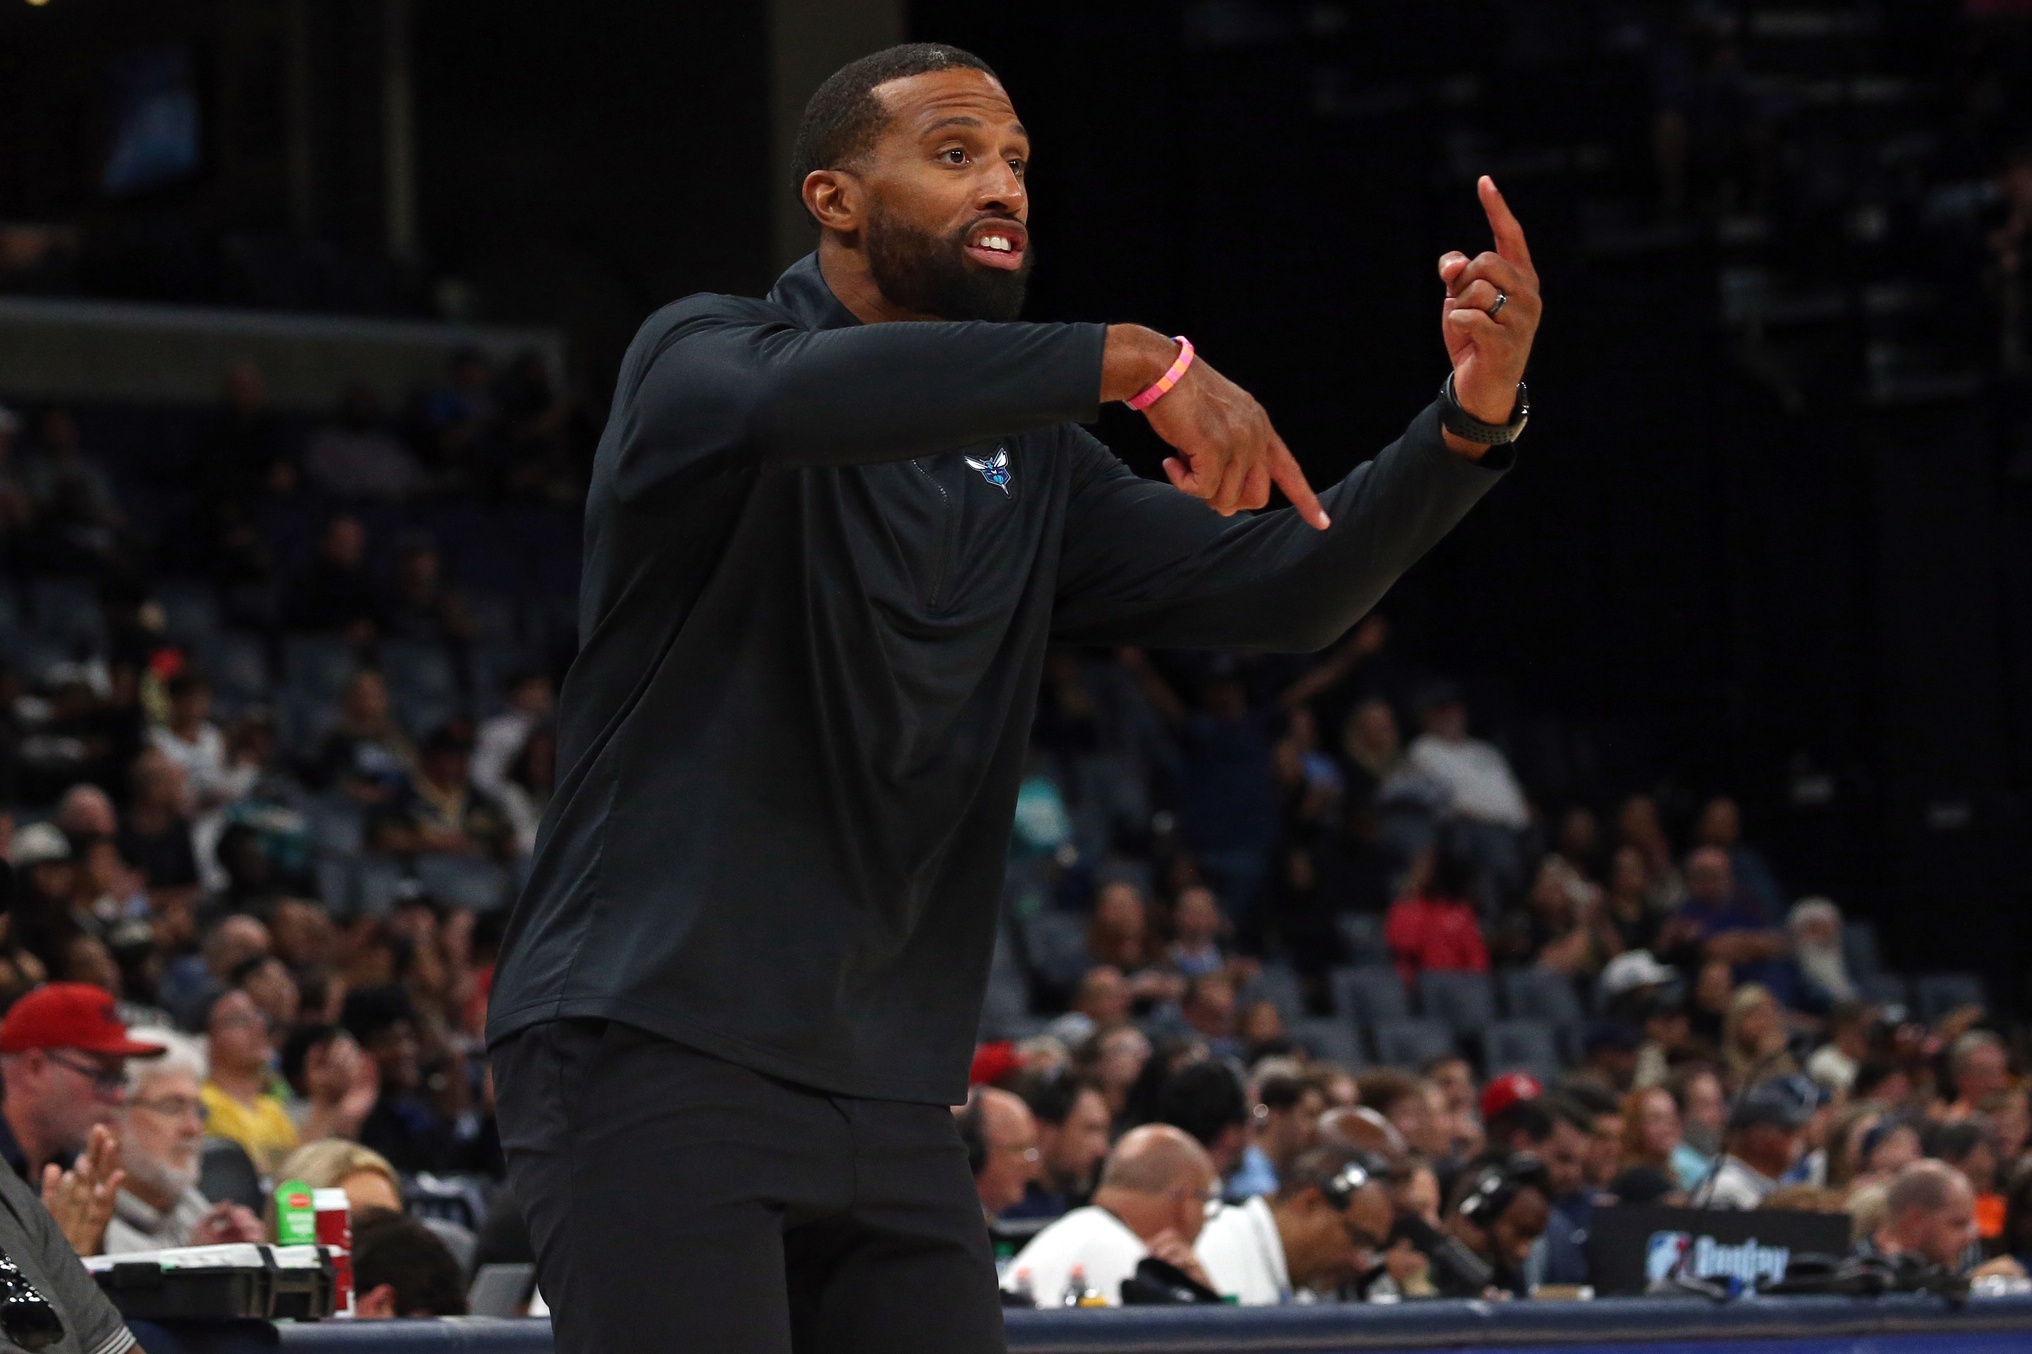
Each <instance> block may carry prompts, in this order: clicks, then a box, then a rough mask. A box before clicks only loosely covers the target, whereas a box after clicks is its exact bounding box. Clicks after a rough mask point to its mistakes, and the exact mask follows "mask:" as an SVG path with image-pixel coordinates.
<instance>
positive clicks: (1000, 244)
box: [981, 235, 1009, 254]
mask: <svg viewBox="0 0 2032 1354" xmlns="http://www.w3.org/2000/svg"><path fill="white" fill-rule="evenodd" d="M981 248H983V249H993V250H997V251H999V252H1001V253H1004V254H1006V253H1008V252H1009V241H1008V240H1007V239H1006V238H1005V237H1003V236H1000V235H986V236H983V237H982V238H981Z"/></svg>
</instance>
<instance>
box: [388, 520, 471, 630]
mask: <svg viewBox="0 0 2032 1354" xmlns="http://www.w3.org/2000/svg"><path fill="white" fill-rule="evenodd" d="M379 620H380V626H381V633H382V634H384V635H387V636H388V637H390V638H392V639H408V640H416V641H419V642H422V643H430V644H464V643H465V642H466V641H467V640H470V639H471V638H472V637H473V635H474V634H475V633H476V629H477V627H475V625H474V624H473V618H472V616H471V614H470V613H469V612H468V611H467V610H466V599H465V597H464V595H463V594H461V593H460V592H459V591H458V590H457V589H456V588H453V587H451V586H450V585H448V584H447V583H446V582H445V580H444V561H443V560H442V559H441V558H440V557H439V555H438V552H437V547H436V546H434V545H431V544H430V543H429V542H427V541H422V540H412V541H410V542H408V543H407V544H405V545H404V546H403V547H402V548H401V550H399V551H398V552H397V553H396V556H395V577H394V579H393V581H392V583H391V585H390V587H389V590H388V594H387V596H386V597H384V598H383V599H382V602H381V609H380V614H379Z"/></svg>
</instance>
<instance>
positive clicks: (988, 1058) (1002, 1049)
mask: <svg viewBox="0 0 2032 1354" xmlns="http://www.w3.org/2000/svg"><path fill="white" fill-rule="evenodd" d="M1022 1066H1023V1060H1022V1059H1021V1058H1019V1057H1017V1056H1016V1045H1014V1044H1012V1043H1009V1042H1007V1041H1006V1040H1003V1041H997V1042H996V1043H992V1044H979V1045H976V1046H975V1048H974V1065H973V1068H972V1069H971V1070H970V1071H969V1072H968V1073H967V1085H969V1086H992V1085H994V1084H995V1083H996V1082H998V1081H1000V1080H1001V1079H1002V1078H1003V1077H1006V1076H1008V1075H1009V1074H1010V1073H1011V1072H1014V1071H1016V1070H1018V1069H1019V1068H1021V1067H1022Z"/></svg>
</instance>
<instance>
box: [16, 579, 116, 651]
mask: <svg viewBox="0 0 2032 1354" xmlns="http://www.w3.org/2000/svg"><path fill="white" fill-rule="evenodd" d="M28 609H29V612H30V614H31V615H32V616H33V617H34V620H35V628H36V630H37V631H39V632H40V633H41V634H42V635H43V636H44V637H45V638H47V639H49V640H51V641H52V642H54V643H57V644H60V645H62V646H64V647H65V648H66V649H68V650H70V651H71V653H72V654H73V655H75V654H76V653H77V652H78V651H80V650H89V651H91V652H93V653H97V652H99V651H100V650H102V649H103V648H104V647H105V643H106V617H105V613H104V612H103V611H101V610H100V607H99V589H98V587H97V586H96V585H94V584H92V583H90V582H87V581H86V580H84V579H82V578H31V579H29V580H28Z"/></svg>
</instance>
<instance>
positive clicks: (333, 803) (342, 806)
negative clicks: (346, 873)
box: [303, 795, 365, 857]
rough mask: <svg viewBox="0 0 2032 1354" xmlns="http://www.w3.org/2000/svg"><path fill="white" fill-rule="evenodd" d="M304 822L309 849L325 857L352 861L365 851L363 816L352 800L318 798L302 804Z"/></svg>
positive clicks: (339, 797)
mask: <svg viewBox="0 0 2032 1354" xmlns="http://www.w3.org/2000/svg"><path fill="white" fill-rule="evenodd" d="M303 818H304V826H305V828H306V830H307V831H308V832H309V834H310V841H311V845H312V846H313V847H315V848H316V849H317V850H318V851H319V852H321V853H323V854H324V855H327V856H339V857H352V856H357V855H359V854H360V852H361V851H362V850H363V849H364V843H365V816H364V815H363V814H362V813H361V812H360V808H359V806H358V805H357V804H355V803H353V801H352V800H350V799H345V798H343V797H341V796H338V795H319V796H317V797H315V798H313V799H309V800H306V801H305V803H304V806H303Z"/></svg>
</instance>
